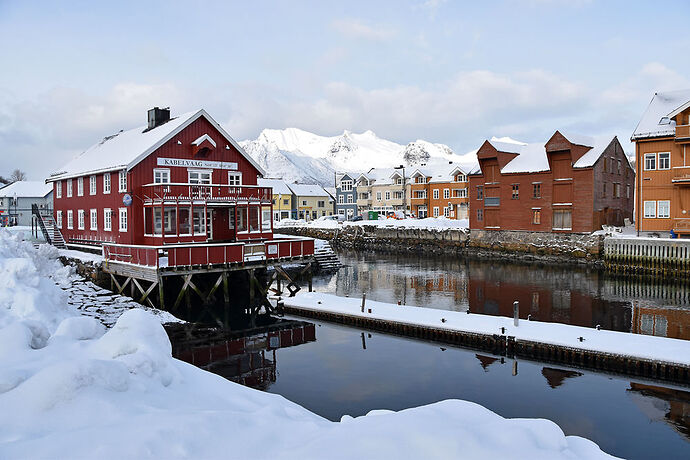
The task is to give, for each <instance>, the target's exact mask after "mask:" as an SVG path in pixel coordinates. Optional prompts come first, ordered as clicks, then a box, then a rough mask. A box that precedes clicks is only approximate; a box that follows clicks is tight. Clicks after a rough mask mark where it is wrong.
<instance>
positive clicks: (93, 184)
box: [89, 176, 96, 195]
mask: <svg viewBox="0 0 690 460" xmlns="http://www.w3.org/2000/svg"><path fill="white" fill-rule="evenodd" d="M95 194H96V176H90V177H89V195H95Z"/></svg>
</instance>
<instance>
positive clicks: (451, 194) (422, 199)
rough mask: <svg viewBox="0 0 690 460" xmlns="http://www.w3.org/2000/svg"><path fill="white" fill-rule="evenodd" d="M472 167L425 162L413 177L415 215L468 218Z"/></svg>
mask: <svg viewBox="0 0 690 460" xmlns="http://www.w3.org/2000/svg"><path fill="white" fill-rule="evenodd" d="M469 170H470V168H469V167H467V166H459V165H454V164H453V163H449V162H447V161H443V162H442V163H440V164H435V165H433V164H429V165H422V166H420V167H419V168H417V169H416V170H415V171H414V172H413V173H412V175H411V177H410V181H411V184H410V197H411V198H410V202H411V207H410V210H411V212H412V214H414V215H415V216H416V217H418V218H420V219H423V218H425V217H440V216H443V217H447V218H449V219H467V218H468V214H469V199H468V186H469V182H468V178H467V173H468V172H469Z"/></svg>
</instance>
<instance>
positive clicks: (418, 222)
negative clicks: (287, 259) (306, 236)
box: [273, 217, 469, 230]
mask: <svg viewBox="0 0 690 460" xmlns="http://www.w3.org/2000/svg"><path fill="white" fill-rule="evenodd" d="M362 225H368V226H374V227H387V228H418V229H430V230H445V229H466V228H468V227H469V220H468V219H447V218H445V217H427V218H426V219H387V218H379V220H360V221H357V222H339V221H337V220H335V219H323V218H319V219H315V220H312V221H309V222H307V221H305V220H294V219H283V220H281V221H279V222H274V224H273V226H274V228H277V229H279V228H285V227H312V228H340V227H348V226H362Z"/></svg>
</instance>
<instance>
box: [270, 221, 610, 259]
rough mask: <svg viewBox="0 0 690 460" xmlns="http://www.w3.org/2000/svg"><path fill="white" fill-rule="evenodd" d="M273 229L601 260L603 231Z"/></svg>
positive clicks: (354, 242) (495, 254) (340, 241)
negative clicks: (572, 232) (601, 233)
mask: <svg viewBox="0 0 690 460" xmlns="http://www.w3.org/2000/svg"><path fill="white" fill-rule="evenodd" d="M277 232H278V233H285V234H290V235H298V236H308V237H312V238H319V239H325V240H329V241H330V242H331V244H332V245H333V246H336V247H341V248H351V249H360V250H374V251H385V252H406V253H409V252H418V253H420V254H422V253H423V254H458V255H465V256H478V257H482V258H500V259H515V260H528V261H532V260H537V261H543V262H553V263H560V262H563V261H567V262H570V263H585V264H595V265H599V264H602V256H603V240H604V239H603V236H600V235H590V234H564V233H561V234H557V233H540V232H520V231H485V230H472V231H468V230H462V229H441V230H437V229H429V230H427V229H405V228H391V227H389V228H385V227H376V226H373V225H350V226H344V227H339V228H335V229H319V228H312V227H289V228H281V229H279V230H277Z"/></svg>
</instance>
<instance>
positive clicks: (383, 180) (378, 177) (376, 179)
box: [357, 166, 414, 185]
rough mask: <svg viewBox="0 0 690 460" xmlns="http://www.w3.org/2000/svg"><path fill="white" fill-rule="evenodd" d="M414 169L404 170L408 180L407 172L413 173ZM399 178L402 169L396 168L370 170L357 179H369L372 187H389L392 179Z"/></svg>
mask: <svg viewBox="0 0 690 460" xmlns="http://www.w3.org/2000/svg"><path fill="white" fill-rule="evenodd" d="M413 168H414V167H412V166H411V167H409V168H405V175H406V176H407V177H408V178H409V177H410V175H409V173H408V172H407V171H413ZM396 175H397V176H399V177H401V178H402V169H398V168H371V169H370V170H369V171H368V172H366V173H362V174H360V176H359V177H358V178H357V180H359V179H360V178H361V177H365V178H367V179H369V182H370V183H372V185H374V184H375V185H390V184H393V177H395V176H396Z"/></svg>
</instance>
